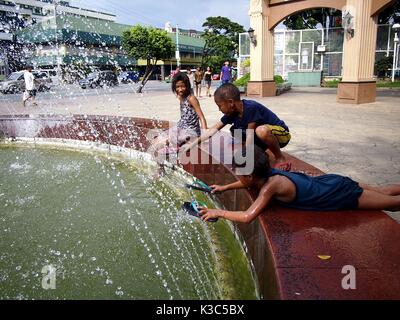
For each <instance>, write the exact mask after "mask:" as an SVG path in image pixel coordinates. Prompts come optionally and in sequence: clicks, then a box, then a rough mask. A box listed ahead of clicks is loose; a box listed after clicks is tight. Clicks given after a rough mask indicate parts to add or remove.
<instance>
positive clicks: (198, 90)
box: [194, 67, 203, 98]
mask: <svg viewBox="0 0 400 320" xmlns="http://www.w3.org/2000/svg"><path fill="white" fill-rule="evenodd" d="M202 81H203V71H202V70H201V68H200V67H197V69H196V72H195V73H194V84H195V85H196V96H197V97H198V98H201V82H202Z"/></svg>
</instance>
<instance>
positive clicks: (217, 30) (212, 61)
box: [202, 16, 245, 70]
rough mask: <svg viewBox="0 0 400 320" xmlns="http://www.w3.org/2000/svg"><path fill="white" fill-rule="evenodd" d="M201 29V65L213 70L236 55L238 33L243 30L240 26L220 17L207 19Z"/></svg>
mask: <svg viewBox="0 0 400 320" xmlns="http://www.w3.org/2000/svg"><path fill="white" fill-rule="evenodd" d="M203 28H204V35H203V38H204V41H205V45H204V53H203V61H202V64H203V65H204V66H205V65H208V66H211V67H212V68H213V69H214V70H215V69H218V68H220V67H221V66H222V64H223V62H224V61H226V60H231V59H233V57H234V56H235V54H237V53H238V48H239V33H242V32H245V30H244V28H243V26H241V25H240V24H238V23H236V22H232V21H231V20H229V19H228V18H226V17H221V16H218V17H208V18H207V19H206V21H205V22H204V23H203Z"/></svg>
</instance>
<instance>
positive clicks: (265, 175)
mask: <svg viewBox="0 0 400 320" xmlns="http://www.w3.org/2000/svg"><path fill="white" fill-rule="evenodd" d="M248 151H249V152H248V154H249V156H250V154H251V156H254V168H253V170H252V171H251V172H248V173H247V175H240V176H239V179H240V181H238V182H236V183H233V184H230V185H226V186H212V188H213V189H214V190H213V191H214V192H218V191H219V192H223V191H226V190H232V189H240V188H257V189H258V190H260V192H259V195H258V197H257V199H256V201H255V202H254V203H253V204H252V205H251V207H250V208H249V209H247V210H246V211H236V212H234V211H226V210H216V209H208V208H204V207H199V210H200V215H201V218H202V219H203V220H205V221H208V220H209V219H212V218H225V219H228V220H231V221H236V222H243V223H249V222H251V221H253V220H254V219H255V218H256V217H257V216H258V215H259V214H260V213H261V212H263V211H264V210H265V209H266V207H267V206H268V204H269V203H270V202H271V201H272V200H273V199H274V200H275V201H276V202H277V203H279V204H281V205H283V206H285V207H289V208H295V209H301V210H315V211H334V210H355V209H364V210H388V211H399V210H400V185H392V186H382V187H373V186H369V185H365V184H359V183H357V182H355V181H353V180H351V179H350V178H348V177H343V176H340V175H335V174H325V175H321V176H318V177H310V176H307V175H305V174H303V173H296V172H285V171H280V170H277V169H272V168H271V167H270V165H269V161H268V157H267V155H266V154H265V152H263V151H262V150H261V149H260V148H258V147H255V149H253V150H250V149H249V150H248ZM250 151H251V152H250ZM253 151H254V152H253ZM240 157H241V158H242V159H246V161H245V162H244V163H243V164H241V165H239V164H238V161H237V159H240ZM248 160H249V159H248V158H246V149H243V151H242V152H240V153H239V154H235V156H234V159H233V165H234V168H236V170H238V169H239V170H240V168H244V167H246V162H247V161H248ZM242 174H243V173H242Z"/></svg>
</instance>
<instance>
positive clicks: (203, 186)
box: [186, 180, 212, 193]
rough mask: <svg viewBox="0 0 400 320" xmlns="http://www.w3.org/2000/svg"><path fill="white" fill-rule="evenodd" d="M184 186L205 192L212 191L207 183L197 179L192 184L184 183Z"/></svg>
mask: <svg viewBox="0 0 400 320" xmlns="http://www.w3.org/2000/svg"><path fill="white" fill-rule="evenodd" d="M186 187H187V188H189V189H194V190H199V191H203V192H206V193H211V191H212V188H211V187H210V186H209V185H207V184H206V183H204V182H203V181H200V180H197V181H196V182H194V183H193V184H186Z"/></svg>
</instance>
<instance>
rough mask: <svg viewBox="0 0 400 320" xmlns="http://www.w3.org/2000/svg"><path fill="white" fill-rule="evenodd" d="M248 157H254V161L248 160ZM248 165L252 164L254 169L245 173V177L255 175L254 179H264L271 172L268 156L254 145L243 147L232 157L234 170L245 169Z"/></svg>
mask: <svg viewBox="0 0 400 320" xmlns="http://www.w3.org/2000/svg"><path fill="white" fill-rule="evenodd" d="M248 157H254V159H249V158H248ZM243 159H244V161H243ZM249 163H253V164H254V167H253V168H251V169H250V170H249V171H247V172H246V175H255V176H256V177H259V178H264V177H267V176H268V175H269V174H270V172H271V166H270V164H269V157H268V155H267V154H266V153H265V151H264V150H262V149H261V148H260V147H258V146H256V145H254V146H248V147H245V146H243V148H242V149H241V150H239V151H238V152H236V153H235V154H234V156H233V160H232V164H233V168H234V169H236V168H246V167H247V165H248V164H249ZM247 169H248V168H247Z"/></svg>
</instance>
